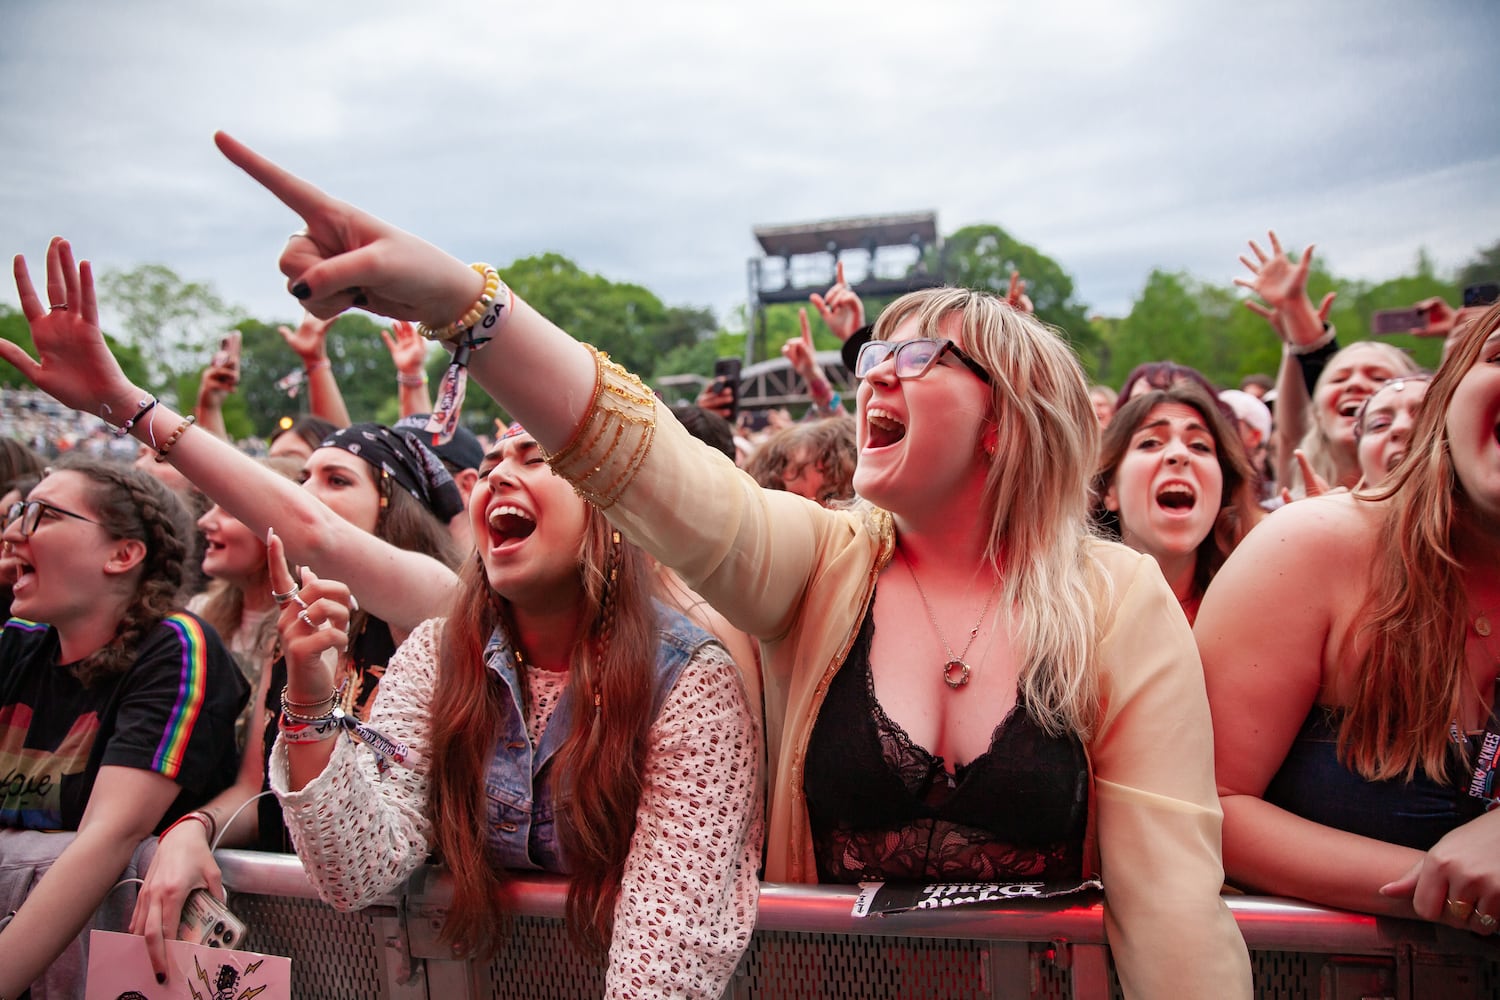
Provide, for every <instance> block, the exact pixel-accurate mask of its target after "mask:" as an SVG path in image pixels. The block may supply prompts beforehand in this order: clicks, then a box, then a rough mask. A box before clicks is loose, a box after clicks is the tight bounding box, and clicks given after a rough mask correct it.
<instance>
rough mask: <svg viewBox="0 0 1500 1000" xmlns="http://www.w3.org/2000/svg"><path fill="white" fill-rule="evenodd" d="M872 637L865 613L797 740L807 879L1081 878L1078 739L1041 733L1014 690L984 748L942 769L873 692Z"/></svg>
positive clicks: (1083, 785)
mask: <svg viewBox="0 0 1500 1000" xmlns="http://www.w3.org/2000/svg"><path fill="white" fill-rule="evenodd" d="M872 606H873V602H872ZM874 634H875V626H874V622H873V620H872V618H871V616H870V614H869V613H868V612H867V613H866V615H865V620H864V622H863V623H862V624H861V626H860V632H859V636H858V637H857V638H856V640H855V642H854V645H853V647H852V648H851V649H850V650H849V656H848V658H847V659H846V660H845V661H844V664H843V667H842V668H841V669H840V670H839V672H838V674H837V675H836V676H835V677H834V679H833V682H832V684H831V685H830V686H829V689H828V695H827V697H826V698H825V700H824V702H823V706H822V709H821V711H820V712H819V714H818V719H817V722H816V723H815V725H814V726H813V732H812V738H811V741H810V743H809V745H808V750H807V764H806V768H805V772H804V779H803V790H804V792H805V793H806V795H807V808H808V815H809V818H810V820H811V823H812V832H813V847H814V852H815V855H816V859H817V865H818V880H819V881H820V882H859V881H877V880H881V881H896V880H906V881H932V880H936V879H954V880H960V879H961V880H964V881H995V880H1004V879H1014V878H1035V879H1044V880H1057V879H1064V878H1075V877H1079V876H1081V875H1082V874H1083V841H1084V834H1085V831H1086V828H1087V825H1088V760H1087V757H1086V756H1085V754H1084V749H1083V744H1082V743H1081V741H1080V740H1079V739H1078V737H1077V736H1076V735H1074V734H1071V733H1070V734H1067V735H1064V736H1059V737H1054V736H1049V735H1048V734H1047V733H1045V732H1044V731H1043V730H1042V729H1041V727H1039V726H1038V725H1037V724H1036V723H1035V722H1034V721H1033V720H1032V719H1031V717H1030V715H1029V714H1028V713H1027V712H1026V710H1025V706H1024V704H1022V703H1021V701H1020V699H1019V698H1018V699H1017V704H1016V707H1015V708H1013V709H1012V710H1011V712H1010V713H1009V714H1008V715H1007V716H1006V717H1005V718H1004V719H1003V720H1001V722H1000V724H999V725H998V726H996V727H995V730H994V733H993V734H992V735H991V737H990V746H989V749H988V750H986V751H985V752H984V753H983V754H981V755H980V756H979V757H976V758H975V759H974V760H973V761H971V762H970V763H968V764H967V765H959V766H958V767H956V768H955V769H954V771H953V772H952V773H951V774H950V773H949V772H948V770H947V769H946V767H945V764H944V761H943V759H942V758H941V757H936V756H934V755H933V754H931V753H930V752H928V751H927V750H926V749H925V748H923V747H920V746H917V745H916V744H915V743H913V742H912V740H911V738H910V737H909V736H908V735H907V734H906V732H905V731H904V730H903V729H901V727H900V726H898V725H897V724H896V723H895V722H893V721H892V720H891V719H890V717H889V716H887V715H886V714H885V711H884V710H883V709H882V708H881V707H880V703H879V702H878V701H877V700H876V698H875V687H874V682H873V680H872V679H871V675H870V643H871V641H872V639H873V638H874Z"/></svg>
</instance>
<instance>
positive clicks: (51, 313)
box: [0, 236, 141, 425]
mask: <svg viewBox="0 0 1500 1000" xmlns="http://www.w3.org/2000/svg"><path fill="white" fill-rule="evenodd" d="M15 276H16V292H17V293H18V294H19V295H20V298H21V312H22V314H23V315H25V317H26V323H27V325H28V326H29V327H30V328H31V339H32V341H33V342H34V343H35V344H36V353H37V356H36V358H32V357H31V355H29V354H27V353H26V351H25V350H23V349H22V348H21V347H20V346H19V345H18V344H15V343H14V342H12V341H9V340H4V339H0V358H4V359H5V360H6V361H8V362H10V363H11V364H12V365H14V366H15V368H16V370H17V371H19V372H20V373H21V374H22V376H24V377H25V378H26V380H27V381H28V382H30V383H31V384H32V385H34V386H36V387H37V388H38V389H41V390H42V391H43V392H46V393H47V394H49V395H50V396H52V397H53V398H54V399H56V400H58V402H60V403H62V404H63V405H64V406H68V407H71V408H72V409H75V410H81V411H83V412H85V413H94V414H97V415H99V416H101V417H103V418H104V419H105V420H107V421H108V422H110V423H112V424H116V425H118V424H120V423H123V422H124V421H125V420H127V419H129V418H130V417H132V416H133V415H134V414H135V412H136V407H137V404H138V403H139V402H140V399H141V392H140V390H139V389H137V388H136V387H135V386H133V385H131V383H130V380H129V379H127V378H126V377H125V373H124V372H123V371H121V370H120V365H119V363H118V362H117V361H116V360H115V357H114V355H113V354H111V353H110V350H109V346H108V345H107V344H105V342H104V334H103V333H101V332H100V330H99V308H98V302H97V300H96V298H95V296H94V273H93V268H92V267H91V266H90V265H89V262H88V261H83V262H81V263H75V262H74V259H73V248H72V247H71V246H70V245H69V244H68V241H67V240H65V239H63V238H62V237H60V236H58V237H53V239H52V242H51V243H50V244H49V245H48V247H47V301H48V303H49V306H46V307H44V306H43V305H42V302H41V299H40V298H39V297H38V296H37V293H36V289H35V288H34V287H33V286H32V284H31V273H30V271H28V270H27V267H26V258H25V257H22V256H21V255H20V254H17V255H16V258H15Z"/></svg>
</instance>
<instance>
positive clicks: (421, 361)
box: [380, 319, 432, 417]
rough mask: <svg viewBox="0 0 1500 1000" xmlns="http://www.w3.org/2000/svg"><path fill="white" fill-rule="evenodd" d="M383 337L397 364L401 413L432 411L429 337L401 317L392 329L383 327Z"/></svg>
mask: <svg viewBox="0 0 1500 1000" xmlns="http://www.w3.org/2000/svg"><path fill="white" fill-rule="evenodd" d="M380 339H381V340H384V341H385V346H386V350H388V351H390V352H391V361H392V362H393V363H394V364H395V365H396V393H397V396H398V398H399V399H400V401H401V416H402V417H410V416H415V415H416V414H419V413H431V412H432V397H431V396H429V395H428V394H427V372H426V370H425V369H424V367H423V366H424V365H426V364H427V341H425V340H423V339H422V338H421V337H420V336H418V334H417V328H416V327H415V326H413V325H412V324H410V323H408V322H406V321H405V320H400V319H398V320H397V321H396V322H395V324H394V336H392V330H381V331H380Z"/></svg>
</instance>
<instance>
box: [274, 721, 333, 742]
mask: <svg viewBox="0 0 1500 1000" xmlns="http://www.w3.org/2000/svg"><path fill="white" fill-rule="evenodd" d="M279 728H280V729H281V738H282V739H283V740H285V741H286V742H287V743H293V744H301V743H322V742H324V741H325V740H331V739H333V738H334V737H335V736H337V735H338V734H339V722H338V720H337V719H335V718H334V717H333V716H331V715H329V716H325V717H324V718H321V719H316V720H313V721H311V722H292V721H290V720H288V719H287V717H286V715H285V714H283V715H282V716H281V725H280V727H279Z"/></svg>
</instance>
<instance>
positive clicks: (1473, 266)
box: [1453, 240, 1500, 305]
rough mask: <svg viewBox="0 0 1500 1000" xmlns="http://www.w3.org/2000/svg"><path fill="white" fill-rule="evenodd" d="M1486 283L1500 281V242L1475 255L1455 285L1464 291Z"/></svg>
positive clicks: (1461, 270) (1459, 275)
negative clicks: (1472, 286)
mask: <svg viewBox="0 0 1500 1000" xmlns="http://www.w3.org/2000/svg"><path fill="white" fill-rule="evenodd" d="M1486 281H1500V240H1496V241H1495V243H1494V244H1492V245H1491V246H1487V247H1485V248H1484V249H1483V250H1480V251H1479V253H1477V254H1475V255H1474V259H1473V260H1471V261H1469V262H1468V263H1467V264H1465V265H1464V266H1463V267H1462V268H1461V269H1460V270H1459V272H1458V277H1457V279H1456V280H1455V282H1454V284H1456V285H1458V287H1459V289H1460V290H1462V289H1465V288H1467V287H1469V286H1470V285H1478V284H1480V283H1482V282H1486ZM1453 304H1454V305H1457V304H1458V303H1457V302H1456V301H1455V302H1454V303H1453Z"/></svg>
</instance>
